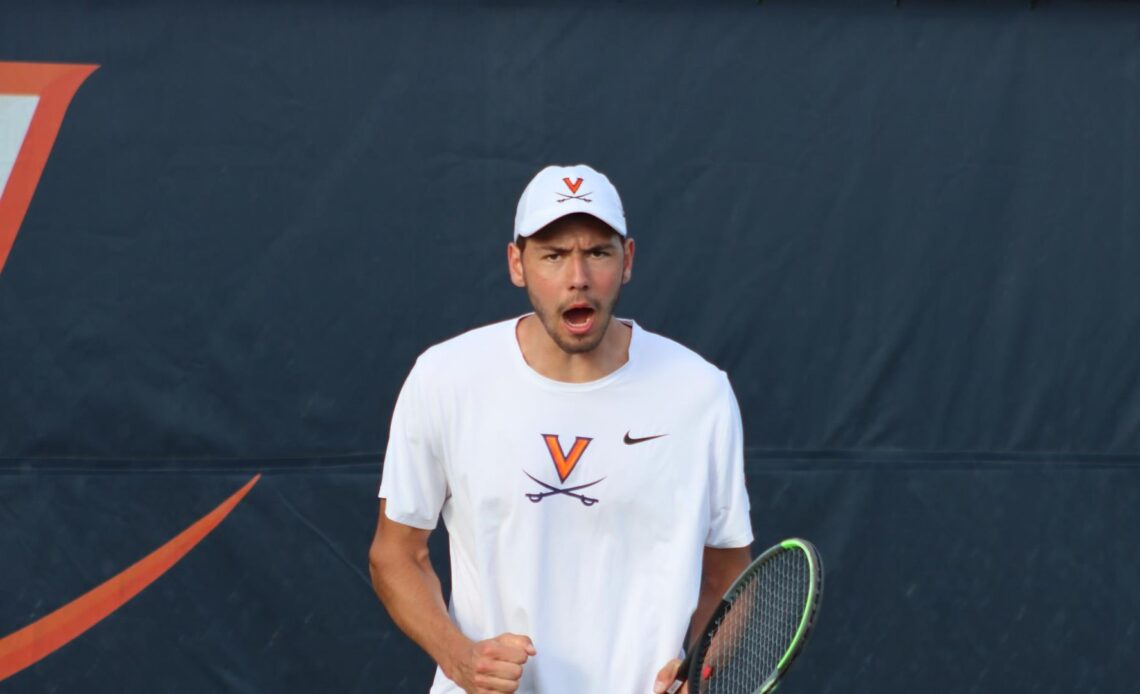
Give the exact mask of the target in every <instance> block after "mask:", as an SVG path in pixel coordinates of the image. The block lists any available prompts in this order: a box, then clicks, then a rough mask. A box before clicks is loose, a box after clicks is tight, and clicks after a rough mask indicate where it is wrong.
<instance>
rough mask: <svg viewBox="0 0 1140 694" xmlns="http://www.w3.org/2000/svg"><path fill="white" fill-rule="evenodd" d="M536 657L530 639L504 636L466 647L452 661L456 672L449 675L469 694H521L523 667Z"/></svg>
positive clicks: (509, 635) (514, 635)
mask: <svg viewBox="0 0 1140 694" xmlns="http://www.w3.org/2000/svg"><path fill="white" fill-rule="evenodd" d="M532 655H535V650H534V644H533V643H531V641H530V637H527V636H521V635H519V634H500V635H498V636H496V637H495V638H493V639H487V640H486V641H478V642H475V643H468V644H466V645H465V646H464V647H463V648H462V649H460V651H459V652H458V653H456V654H455V656H454V657H453V658H452V662H453V663H454V665H453V672H449V673H446V674H447V676H448V677H450V678H451V680H452V681H453V682H455V683H456V684H458V685H459V686H460V687H462V688H463V691H465V692H467V694H488V693H489V692H513V691H517V690H518V688H519V680H520V679H521V678H522V673H523V665H525V664H526V661H527V659H528V658H530V657H531V656H532Z"/></svg>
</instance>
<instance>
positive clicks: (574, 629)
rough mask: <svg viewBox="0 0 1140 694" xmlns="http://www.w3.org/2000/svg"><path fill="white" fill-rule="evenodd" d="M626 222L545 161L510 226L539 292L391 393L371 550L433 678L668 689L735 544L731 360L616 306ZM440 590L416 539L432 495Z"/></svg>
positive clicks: (742, 535)
mask: <svg viewBox="0 0 1140 694" xmlns="http://www.w3.org/2000/svg"><path fill="white" fill-rule="evenodd" d="M633 257H634V243H633V240H632V239H630V238H629V237H628V234H627V231H626V223H625V214H624V212H623V209H622V205H621V200H620V198H619V197H618V193H617V190H616V189H614V187H613V185H612V184H611V183H610V181H609V179H607V178H606V177H605V176H604V175H602V174H600V173H598V172H597V171H595V170H593V169H592V168H590V167H588V166H585V165H579V166H572V167H555V166H551V167H547V168H546V169H543V170H542V171H540V172H539V173H538V174H537V175H536V176H535V177H534V179H533V180H532V181H531V182H530V184H529V185H527V187H526V190H524V191H523V194H522V198H521V199H520V200H519V205H518V212H517V214H516V217H515V234H514V241H513V242H512V243H510V244H508V246H507V267H508V270H509V272H510V277H511V281H512V282H513V283H514V284H515V285H517V286H519V287H522V288H525V289H526V291H527V295H528V296H529V298H530V301H531V304H532V305H533V307H534V313H532V314H528V315H525V316H522V317H521V318H517V319H512V320H509V321H505V322H502V323H498V324H495V325H490V326H487V327H483V328H478V329H476V330H472V331H471V332H468V333H466V334H464V335H461V336H459V337H456V338H453V339H451V340H448V341H446V342H443V343H441V344H439V345H436V346H434V347H432V348H431V349H429V350H427V351H426V352H424V353H423V354H422V355H421V356H420V358H419V359H418V360H417V361H416V364H415V366H414V367H413V368H412V371H411V373H410V374H409V375H408V378H407V381H406V382H405V383H404V387H403V390H402V391H401V393H400V397H399V400H398V401H397V403H396V408H395V411H394V413H393V415H392V426H391V433H390V438H389V442H388V449H387V453H386V455H385V459H384V470H383V480H382V482H381V485H380V517H379V520H378V523H377V527H376V535H375V538H374V539H373V542H372V548H371V551H370V554H369V559H370V567H371V572H372V582H373V585H374V586H375V588H376V593H377V594H378V595H379V597H380V599H381V601H382V602H383V603H384V606H385V607H386V608H387V609H388V612H389V614H390V615H391V616H392V618H393V620H394V621H395V622H396V624H397V625H398V626H399V627H400V628H401V629H402V630H403V631H404V632H405V633H406V634H407V635H408V636H410V637H411V638H412V639H413V640H414V641H415V642H416V643H418V644H419V645H420V646H421V647H422V648H423V649H424V650H425V651H426V652H427V653H428V654H429V655H430V656H431V657H432V658H433V659H434V660H435V662H436V663H437V664H438V665H439V669H438V670H437V672H436V677H435V682H434V684H433V685H432V688H431V692H433V693H442V692H457V691H465V692H480V693H482V692H513V691H520V692H535V693H541V694H562V693H564V692H565V693H571V692H573V693H574V694H598V693H601V692H606V693H610V692H614V693H627V692H628V693H631V694H632V693H635V692H637V693H640V692H649V691H654V690H655V691H658V692H660V691H663V690H664V689H665V686H666V685H667V684H668V683H670V682H672V680H673V675H674V674H675V673H676V670H677V665H678V662H679V661H678V660H677V659H676V658H677V656H678V654H679V652H680V651H681V648H682V646H683V641H684V640H685V635H686V626H687V625H688V624H689V622H690V618H691V619H692V622H693V623H694V625H695V628H700V626H702V625H703V624H704V623H705V621H706V620H707V618H708V616H709V615H710V614H711V612H712V609H713V607H714V606H715V605H716V603H717V601H718V600H719V599H720V597H721V595H722V594H723V593H724V591H725V590H726V589H727V588H728V586H729V584H730V583H731V582H732V580H733V579H734V578H735V577H736V575H737V574H738V573H739V572H740V571H742V570H743V569H744V567H745V566H747V564H748V561H749V545H750V544H751V542H752V530H751V526H750V524H749V518H748V497H747V495H746V493H745V490H744V473H743V458H742V443H741V424H740V415H739V412H738V410H737V405H736V400H735V397H734V395H733V393H732V389H731V387H730V386H729V383H728V379H727V378H726V376H725V374H724V373H723V372H721V371H719V370H718V369H716V368H715V367H713V366H711V365H710V364H708V363H707V362H705V361H704V360H703V359H701V358H700V357H699V356H697V355H696V354H694V353H693V352H690V351H689V350H687V349H685V348H684V347H682V346H680V345H678V344H677V343H675V342H672V341H670V340H667V339H665V338H663V337H660V336H657V335H654V334H652V333H649V332H646V331H645V330H643V329H642V328H641V327H639V326H638V325H637V324H636V323H634V322H633V321H628V320H624V319H617V318H615V317H614V315H613V311H614V308H615V306H616V304H617V300H618V295H619V293H620V290H621V286H622V285H623V284H625V283H626V282H628V281H629V279H630V276H631V273H632V270H633ZM441 513H442V515H443V519H444V522H445V523H446V525H447V529H448V532H449V534H450V541H451V552H450V554H451V572H452V594H451V605H450V612H449V610H448V608H447V607H445V605H444V601H443V596H442V593H441V590H440V583H439V579H438V578H437V576H436V574H435V572H434V571H433V570H432V566H431V563H430V561H429V558H428V550H427V539H428V536H429V535H430V533H431V531H432V529H434V528H435V526H436V523H437V521H438V518H439V516H440V514H441Z"/></svg>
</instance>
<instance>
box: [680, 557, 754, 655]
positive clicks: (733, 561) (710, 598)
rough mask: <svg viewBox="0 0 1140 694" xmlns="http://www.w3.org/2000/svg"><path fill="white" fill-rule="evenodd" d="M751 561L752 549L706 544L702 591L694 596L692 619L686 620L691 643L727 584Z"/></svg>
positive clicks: (722, 594) (703, 626)
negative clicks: (695, 604) (695, 606)
mask: <svg viewBox="0 0 1140 694" xmlns="http://www.w3.org/2000/svg"><path fill="white" fill-rule="evenodd" d="M751 562H752V550H751V549H750V548H748V547H732V548H729V549H717V548H716V547H705V557H704V563H703V564H702V565H701V593H700V597H698V598H697V610H696V612H694V613H693V621H692V622H690V623H689V644H690V646H691V645H692V643H693V641H695V640H696V639H697V638H699V637H700V635H701V629H704V628H705V624H707V623H708V621H709V617H712V613H713V610H715V609H716V606H717V605H719V604H720V599H721V598H723V597H724V594H725V593H726V592H727V591H728V587H729V586H731V585H732V583H733V581H735V580H736V579H737V577H738V576H740V574H741V572H742V571H744V570H745V569H746V568H748V564H749V563H751Z"/></svg>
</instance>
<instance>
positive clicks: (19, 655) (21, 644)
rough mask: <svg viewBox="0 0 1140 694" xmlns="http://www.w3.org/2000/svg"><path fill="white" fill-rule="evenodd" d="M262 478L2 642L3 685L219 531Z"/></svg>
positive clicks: (0, 639)
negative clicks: (148, 551)
mask: <svg viewBox="0 0 1140 694" xmlns="http://www.w3.org/2000/svg"><path fill="white" fill-rule="evenodd" d="M260 478H261V475H255V476H254V477H253V479H251V480H250V481H248V482H246V483H245V486H243V487H242V488H241V489H239V490H237V491H236V492H234V493H233V494H232V495H231V496H230V498H228V499H226V500H225V501H223V502H222V503H221V504H220V505H218V507H217V508H215V509H214V510H213V511H210V512H209V513H207V514H206V515H205V516H202V517H201V518H199V519H198V520H197V521H196V522H195V523H194V524H193V525H191V526H190V527H189V528H186V529H185V530H183V531H182V532H181V533H179V534H178V535H175V536H174V538H173V539H171V540H170V541H169V542H167V543H166V544H165V545H163V546H161V547H159V548H158V549H156V550H154V551H153V552H151V553H150V554H148V555H147V556H145V557H143V558H142V559H140V560H138V561H137V562H135V563H134V564H132V565H131V566H129V567H127V568H126V569H124V570H123V571H122V572H121V573H119V574H117V575H115V576H112V577H111V578H109V579H107V580H106V581H104V582H103V583H102V584H100V585H98V586H96V587H95V588H92V589H91V590H90V591H88V592H86V593H84V594H83V595H81V596H79V597H78V598H76V599H74V600H72V601H71V602H69V603H67V604H66V605H64V606H63V607H60V608H59V609H57V610H56V611H55V612H52V613H51V614H49V615H45V616H43V617H41V618H40V619H38V620H36V621H34V622H32V623H31V624H29V625H28V626H26V627H24V628H23V629H20V630H19V631H16V632H13V633H11V634H8V635H7V636H5V637H3V638H0V682H2V681H3V680H5V679H7V678H8V677H10V676H12V675H14V674H16V673H17V672H19V671H20V670H23V669H24V668H26V667H28V666H29V665H33V664H35V663H36V662H38V661H40V660H42V659H43V658H45V657H46V656H48V655H50V654H51V653H52V652H54V651H56V650H57V649H59V648H61V647H63V646H64V645H66V644H67V643H68V642H70V641H71V640H72V639H74V638H76V637H77V636H80V635H81V634H83V632H85V631H87V630H88V629H90V628H91V627H93V626H95V625H96V624H98V623H99V622H101V621H103V619H104V618H106V617H107V616H108V615H110V614H111V613H112V612H114V611H115V610H117V609H119V608H120V607H122V606H123V605H125V604H126V603H127V602H128V601H130V600H131V598H133V597H135V596H136V595H138V594H139V593H140V592H142V590H143V589H144V588H146V587H147V586H149V585H150V584H151V583H153V582H154V581H155V579H157V578H158V577H159V576H161V575H162V574H164V573H166V572H167V570H169V569H170V567H172V566H174V565H175V564H177V563H178V562H179V561H180V560H181V559H182V557H184V556H186V554H187V552H189V551H190V550H192V549H194V546H195V545H197V544H198V543H199V542H201V541H202V538H204V537H206V536H207V535H209V534H210V533H211V532H212V531H213V530H214V528H216V527H218V524H219V523H221V522H222V521H223V520H225V517H226V516H228V515H229V513H230V511H232V510H233V509H234V507H235V506H237V505H238V502H240V501H241V500H242V498H244V497H245V495H246V494H247V493H248V492H249V490H250V489H252V488H253V485H255V484H257V480H258V479H260Z"/></svg>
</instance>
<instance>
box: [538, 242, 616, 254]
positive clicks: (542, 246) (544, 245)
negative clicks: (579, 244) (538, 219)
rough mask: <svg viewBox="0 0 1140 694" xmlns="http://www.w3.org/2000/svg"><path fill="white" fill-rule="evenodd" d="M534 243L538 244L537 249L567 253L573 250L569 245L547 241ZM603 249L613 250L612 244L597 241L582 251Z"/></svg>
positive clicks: (590, 251)
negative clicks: (557, 244)
mask: <svg viewBox="0 0 1140 694" xmlns="http://www.w3.org/2000/svg"><path fill="white" fill-rule="evenodd" d="M536 245H537V246H538V248H539V250H542V251H546V252H554V253H569V252H570V251H572V250H573V249H572V248H570V247H569V246H555V245H554V244H549V243H538V244H536ZM605 250H611V251H612V250H613V244H610V243H599V244H595V245H593V246H590V247H589V248H583V249H582V251H583V252H585V253H593V252H594V251H605Z"/></svg>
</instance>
